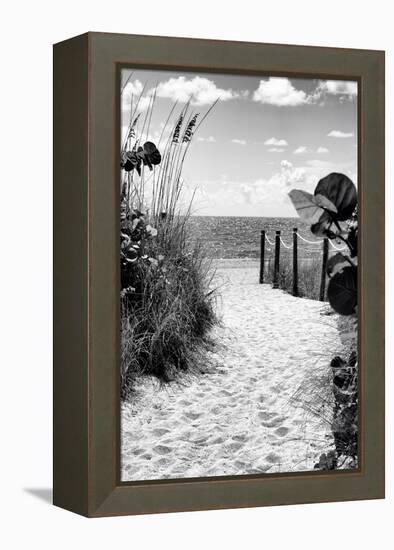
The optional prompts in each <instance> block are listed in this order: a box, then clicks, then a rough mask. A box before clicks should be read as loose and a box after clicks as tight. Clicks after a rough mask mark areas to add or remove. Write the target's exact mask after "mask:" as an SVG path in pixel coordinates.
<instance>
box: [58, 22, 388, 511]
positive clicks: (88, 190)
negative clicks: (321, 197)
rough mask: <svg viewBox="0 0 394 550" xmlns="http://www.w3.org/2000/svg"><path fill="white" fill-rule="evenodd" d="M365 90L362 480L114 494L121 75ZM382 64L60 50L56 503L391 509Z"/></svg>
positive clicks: (180, 44)
mask: <svg viewBox="0 0 394 550" xmlns="http://www.w3.org/2000/svg"><path fill="white" fill-rule="evenodd" d="M123 66H129V67H130V66H132V67H140V68H157V69H183V70H194V71H196V70H201V71H204V72H217V73H234V74H244V75H245V74H254V75H264V74H269V75H278V76H279V75H284V76H292V77H316V78H333V79H338V78H343V79H352V80H356V81H357V82H358V84H359V98H358V101H359V104H358V120H359V136H358V147H359V167H358V168H359V189H360V214H359V215H360V218H361V220H362V223H361V236H360V237H359V239H360V248H361V253H360V255H359V259H360V262H361V276H360V285H359V286H360V288H359V293H360V296H361V300H360V302H361V307H360V311H359V320H360V331H359V356H360V368H361V372H360V387H359V391H360V403H361V406H360V433H361V441H360V445H361V453H360V468H359V469H358V470H356V471H353V470H352V471H335V472H322V471H316V472H308V473H289V474H278V475H275V474H272V475H269V476H264V475H250V476H237V477H223V478H199V479H193V480H188V479H186V480H185V479H180V480H161V481H146V482H135V483H127V484H126V483H121V482H120V481H119V384H118V374H119V364H118V363H119V350H118V348H119V345H118V343H119V300H118V297H119V265H118V264H119V261H118V247H119V244H118V242H119V237H118V235H119V232H118V227H119V219H118V218H119V213H118V211H119V196H118V195H119V193H118V185H117V182H118V179H117V177H118V149H117V144H118V137H116V136H117V128H118V123H119V118H118V117H119V113H118V111H119V110H118V98H117V90H118V78H119V68H120V67H123ZM384 117H385V113H384V52H381V51H369V50H355V49H354V50H352V49H339V48H338V49H337V48H321V47H306V46H288V45H273V44H254V43H246V42H226V41H215V40H194V39H193V40H192V39H187V38H167V37H153V36H134V35H121V34H106V33H87V34H84V35H81V36H79V37H76V38H72V39H70V40H66V41H64V42H61V43H59V44H56V45H55V46H54V504H56V505H57V506H60V507H62V508H65V509H67V510H71V511H73V512H76V513H78V514H82V515H85V516H89V517H101V516H112V515H125V514H147V513H159V512H178V511H187V510H210V509H220V508H239V507H253V506H267V505H279V504H296V503H311V502H328V501H346V500H359V499H375V498H383V497H384V427H385V426H384V139H385V136H384V126H385V123H384Z"/></svg>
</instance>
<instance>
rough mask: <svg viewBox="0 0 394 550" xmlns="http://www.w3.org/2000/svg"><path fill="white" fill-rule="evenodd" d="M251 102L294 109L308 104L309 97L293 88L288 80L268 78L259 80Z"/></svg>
mask: <svg viewBox="0 0 394 550" xmlns="http://www.w3.org/2000/svg"><path fill="white" fill-rule="evenodd" d="M253 100H254V101H257V102H259V103H266V104H268V105H276V106H278V107H294V106H296V105H304V104H305V103H309V102H310V97H309V96H308V95H307V93H306V92H304V91H303V90H297V89H296V88H294V86H293V84H292V83H291V82H290V80H289V79H288V78H278V77H269V78H268V80H260V84H259V87H258V88H257V90H255V91H254V93H253Z"/></svg>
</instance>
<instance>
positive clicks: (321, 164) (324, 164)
mask: <svg viewBox="0 0 394 550" xmlns="http://www.w3.org/2000/svg"><path fill="white" fill-rule="evenodd" d="M306 164H307V165H308V166H310V167H312V168H330V167H331V166H332V163H331V162H328V161H326V160H320V159H312V160H308V161H307V162H306Z"/></svg>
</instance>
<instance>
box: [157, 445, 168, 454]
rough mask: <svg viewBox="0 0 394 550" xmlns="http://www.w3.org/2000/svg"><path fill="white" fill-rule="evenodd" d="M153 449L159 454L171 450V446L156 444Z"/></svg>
mask: <svg viewBox="0 0 394 550" xmlns="http://www.w3.org/2000/svg"><path fill="white" fill-rule="evenodd" d="M153 450H154V451H155V452H156V453H157V454H159V455H166V454H168V453H171V452H172V449H171V447H166V445H156V447H154V448H153Z"/></svg>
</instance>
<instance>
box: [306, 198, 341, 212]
mask: <svg viewBox="0 0 394 550" xmlns="http://www.w3.org/2000/svg"><path fill="white" fill-rule="evenodd" d="M312 200H313V202H314V203H315V204H317V205H318V206H321V207H322V208H324V209H325V210H329V211H330V212H334V214H336V213H337V212H338V210H337V207H336V206H335V204H333V203H332V202H331V201H330V199H328V198H327V197H325V196H324V195H320V194H317V195H315V196H314V197H313V199H312Z"/></svg>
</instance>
